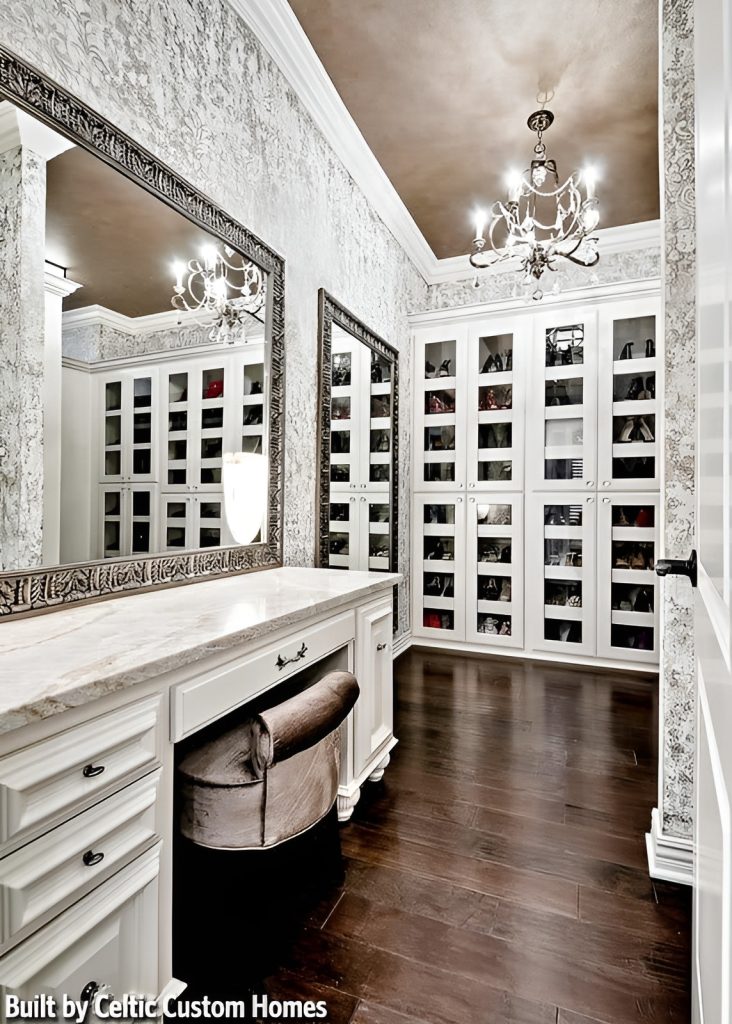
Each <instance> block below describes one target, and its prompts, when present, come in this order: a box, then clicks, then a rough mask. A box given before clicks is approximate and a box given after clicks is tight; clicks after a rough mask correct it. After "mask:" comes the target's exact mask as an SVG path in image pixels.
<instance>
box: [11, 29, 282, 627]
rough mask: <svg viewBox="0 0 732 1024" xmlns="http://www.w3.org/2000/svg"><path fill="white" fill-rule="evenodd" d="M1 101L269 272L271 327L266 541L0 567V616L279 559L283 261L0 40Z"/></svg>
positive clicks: (273, 563)
mask: <svg viewBox="0 0 732 1024" xmlns="http://www.w3.org/2000/svg"><path fill="white" fill-rule="evenodd" d="M0 99H7V100H10V102H11V103H14V104H15V105H16V106H18V107H20V108H22V109H23V110H25V111H27V112H28V113H29V114H32V115H33V116H34V117H36V118H38V120H40V121H43V122H44V123H45V124H47V125H48V126H49V127H51V128H53V129H54V130H56V131H58V132H60V133H61V134H62V135H65V136H66V137H67V138H69V139H71V140H72V141H73V142H75V143H76V144H77V145H79V146H82V147H83V148H84V149H87V150H89V151H90V152H92V153H94V154H95V155H96V156H98V157H100V159H102V160H104V161H105V163H107V164H109V165H110V166H112V167H114V168H115V169H116V170H118V171H120V172H121V173H122V174H124V175H125V176H126V177H128V178H130V179H131V180H132V181H134V182H135V183H136V184H138V185H140V186H142V188H144V189H146V190H147V191H148V192H150V193H151V194H152V195H154V196H156V197H157V198H159V199H161V200H162V201H163V202H165V203H167V205H168V206H171V207H172V208H173V209H175V210H177V211H178V212H179V213H181V214H183V216H185V217H187V218H188V219H189V220H191V221H192V222H193V223H195V224H198V225H199V226H200V227H202V228H204V229H205V230H206V231H208V232H210V233H211V234H212V235H214V236H216V237H217V238H218V239H220V240H221V241H222V242H223V243H224V244H226V245H230V246H231V247H233V248H234V249H236V250H238V251H239V252H240V253H242V255H243V256H244V257H245V258H246V259H249V260H252V261H253V262H254V263H256V264H257V266H259V267H261V269H262V270H264V271H265V272H266V273H267V274H268V278H267V289H266V291H267V312H268V314H269V322H270V325H271V330H270V338H269V350H270V351H269V358H270V396H269V399H270V402H269V408H270V424H269V481H268V507H267V539H266V541H265V542H264V543H261V544H249V545H247V546H246V547H225V548H215V549H209V548H206V549H203V550H197V551H191V552H186V553H185V554H175V555H145V556H143V557H141V558H116V559H105V560H102V561H94V562H79V563H75V564H73V565H66V566H60V567H48V568H38V569H27V570H18V571H10V572H2V573H0V621H1V620H2V619H3V618H6V619H7V618H10V617H13V618H14V617H16V616H18V615H29V614H36V613H39V612H45V611H51V610H53V609H56V608H58V607H60V606H62V605H68V604H71V603H76V602H82V601H97V600H100V599H103V598H110V597H121V596H123V595H125V594H127V593H130V592H133V591H136V590H150V589H157V588H159V587H166V586H175V585H180V584H184V583H193V582H196V581H200V580H202V579H214V578H217V577H225V576H231V575H234V574H240V573H246V572H252V571H255V570H259V569H271V568H277V567H279V566H281V565H282V518H283V509H284V436H283V432H284V412H285V410H284V403H285V360H284V355H285V352H284V346H285V341H284V333H285V263H284V260H283V259H282V257H281V256H279V255H278V254H277V253H276V252H274V250H272V249H270V248H269V246H267V245H265V243H264V242H262V241H261V240H260V239H259V238H257V237H256V235H253V234H252V233H251V232H250V231H248V230H247V229H246V228H245V227H244V226H243V225H241V224H239V223H238V222H237V221H235V220H233V219H232V218H231V217H229V216H228V215H227V214H226V213H224V211H223V210H222V209H220V207H218V206H216V205H215V204H214V203H213V202H211V200H210V199H207V198H206V196H205V195H203V193H201V192H199V191H198V190H197V189H196V188H195V187H194V186H193V185H191V184H189V182H187V181H186V180H185V179H184V178H181V177H179V175H177V174H176V173H175V172H174V171H172V170H170V168H169V167H166V165H165V164H163V163H162V162H161V161H160V160H158V159H157V157H155V156H153V155H152V154H151V153H149V152H148V151H147V150H145V149H143V148H142V147H141V146H139V145H138V144H137V143H136V142H134V141H133V140H132V139H131V138H130V137H129V136H128V135H125V134H124V132H121V131H120V130H119V129H118V128H116V127H115V126H114V125H113V124H111V123H110V122H109V121H107V120H106V119H105V118H103V117H102V116H101V115H100V114H97V113H96V112H95V111H94V110H92V109H91V108H90V107H88V106H86V104H84V103H82V102H81V101H80V100H78V99H76V98H75V97H73V96H71V95H70V94H69V93H68V92H66V91H65V90H64V89H62V88H61V87H60V86H58V85H57V84H56V83H55V82H53V81H52V80H51V79H50V78H47V77H46V76H45V75H44V74H43V73H42V72H40V71H38V70H37V69H36V68H34V67H32V66H31V65H30V64H27V63H26V62H25V61H23V60H21V59H20V58H19V57H17V56H15V55H14V54H13V53H11V52H10V51H9V50H7V49H6V48H5V47H3V46H0Z"/></svg>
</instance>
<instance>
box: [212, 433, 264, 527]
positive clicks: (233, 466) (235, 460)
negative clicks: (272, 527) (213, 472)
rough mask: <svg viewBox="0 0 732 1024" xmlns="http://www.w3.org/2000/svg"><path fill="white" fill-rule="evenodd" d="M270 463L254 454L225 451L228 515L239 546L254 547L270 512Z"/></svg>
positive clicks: (224, 476) (262, 456)
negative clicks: (268, 485) (268, 483)
mask: <svg viewBox="0 0 732 1024" xmlns="http://www.w3.org/2000/svg"><path fill="white" fill-rule="evenodd" d="M268 471H269V460H268V459H267V458H266V457H265V456H264V455H257V454H255V453H254V452H225V453H224V458H223V486H224V513H225V515H226V522H227V525H228V527H229V530H230V531H231V535H232V536H233V538H234V540H235V541H236V543H237V544H251V543H252V541H253V540H254V538H255V537H256V536H257V534H258V533H259V531H260V530H261V528H262V523H263V522H264V517H265V513H266V511H267V480H268Z"/></svg>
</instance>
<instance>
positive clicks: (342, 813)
mask: <svg viewBox="0 0 732 1024" xmlns="http://www.w3.org/2000/svg"><path fill="white" fill-rule="evenodd" d="M360 796H361V790H360V789H357V790H356V792H355V793H352V794H351V796H341V794H340V793H339V794H338V820H339V821H348V820H349V818H350V817H351V815H352V814H353V808H354V807H355V806H356V804H357V803H358V799H359V797H360Z"/></svg>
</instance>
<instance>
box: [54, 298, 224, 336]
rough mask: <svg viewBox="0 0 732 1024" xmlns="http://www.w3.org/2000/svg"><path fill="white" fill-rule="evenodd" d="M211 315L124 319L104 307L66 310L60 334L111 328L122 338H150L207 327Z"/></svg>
mask: <svg viewBox="0 0 732 1024" xmlns="http://www.w3.org/2000/svg"><path fill="white" fill-rule="evenodd" d="M210 320H211V314H210V312H208V311H203V312H190V313H179V312H178V310H177V309H171V310H164V311H163V312H162V313H149V314H148V315H147V316H125V315H124V313H117V312H116V310H114V309H107V307H106V306H99V305H93V306H83V307H82V308H81V309H70V310H68V312H66V313H64V314H63V327H64V330H69V329H71V328H74V327H88V326H90V325H91V326H93V327H111V328H112V329H113V330H115V331H120V332H121V333H122V334H136V335H140V334H154V333H155V332H156V331H165V330H168V329H169V328H171V327H183V326H185V327H189V326H194V325H196V324H204V323H208V322H210Z"/></svg>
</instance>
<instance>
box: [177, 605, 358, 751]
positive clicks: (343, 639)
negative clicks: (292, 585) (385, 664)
mask: <svg viewBox="0 0 732 1024" xmlns="http://www.w3.org/2000/svg"><path fill="white" fill-rule="evenodd" d="M354 636H355V617H354V614H353V612H352V611H350V612H344V613H343V614H341V615H338V616H336V617H335V618H333V619H328V621H327V622H324V623H323V624H322V625H320V626H316V627H315V628H311V629H304V630H303V631H302V632H301V631H298V632H296V633H295V634H293V635H292V636H288V637H286V638H285V639H284V640H279V641H278V642H277V643H273V644H270V645H269V646H267V647H265V648H264V649H263V650H260V651H258V652H257V653H255V654H253V655H252V656H251V657H249V658H247V657H244V658H242V660H241V661H238V662H236V663H235V664H233V665H231V664H230V665H227V666H225V667H224V668H221V669H219V670H218V671H216V672H211V673H209V674H206V675H201V676H199V677H198V678H197V679H192V680H190V682H187V683H181V684H180V686H176V687H175V689H174V691H173V692H172V694H171V703H170V712H171V739H172V740H173V742H174V743H177V742H178V740H182V739H183V738H184V737H185V736H189V735H190V734H191V733H192V732H195V731H196V730H197V729H200V728H201V727H202V726H204V725H207V724H208V723H209V722H214V721H215V720H216V719H217V718H220V717H221V716H222V715H225V714H226V713H227V712H229V711H233V710H234V708H237V707H239V706H240V705H241V704H244V703H246V701H248V700H251V699H252V698H253V697H256V696H257V694H259V693H261V692H262V691H263V690H267V689H269V687H271V686H275V685H276V684H277V683H279V682H281V681H282V680H283V679H287V678H289V676H291V675H294V673H295V672H299V671H300V670H301V669H303V668H308V667H309V666H310V665H312V664H313V663H314V662H316V661H318V660H319V659H320V658H323V657H324V656H325V655H326V654H330V652H331V651H335V650H336V649H337V648H338V647H342V646H344V645H345V644H347V643H349V642H350V641H351V640H353V638H354Z"/></svg>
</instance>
